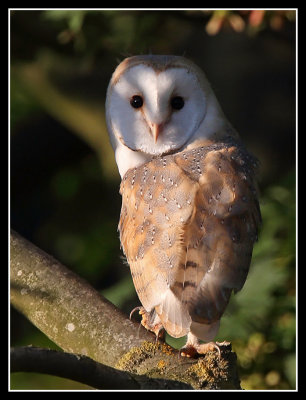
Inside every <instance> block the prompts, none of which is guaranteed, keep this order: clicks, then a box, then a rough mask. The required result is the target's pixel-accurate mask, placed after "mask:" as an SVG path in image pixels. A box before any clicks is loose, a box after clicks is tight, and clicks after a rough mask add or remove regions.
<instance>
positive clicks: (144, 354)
mask: <svg viewBox="0 0 306 400" xmlns="http://www.w3.org/2000/svg"><path fill="white" fill-rule="evenodd" d="M10 261H11V273H10V276H11V302H12V304H13V306H14V307H15V308H16V309H18V310H19V311H20V312H21V313H22V314H24V315H25V316H26V317H27V318H28V319H29V320H30V321H31V322H32V323H33V324H34V325H35V326H37V328H39V329H40V330H41V331H42V332H44V333H45V334H46V335H47V336H48V337H49V338H50V339H51V340H52V341H53V342H54V343H56V344H57V345H58V346H59V347H61V348H62V349H63V350H64V351H66V352H69V353H73V354H79V355H85V356H87V357H89V358H90V359H92V360H94V361H96V362H98V363H101V364H105V365H106V366H109V367H112V368H115V369H117V370H121V371H126V372H127V373H128V374H130V376H133V377H139V382H140V383H139V385H140V386H139V387H140V388H146V387H149V388H150V389H153V388H154V380H156V382H155V384H156V388H159V389H160V388H161V386H160V380H161V379H162V380H166V381H167V383H166V384H165V385H166V386H164V387H166V388H167V389H186V385H189V386H187V387H189V388H193V389H240V384H239V378H238V375H237V367H236V355H235V353H233V352H232V351H231V347H230V346H223V347H222V348H221V355H222V356H221V358H220V359H219V358H218V355H217V353H208V354H207V355H205V357H200V358H198V359H197V360H194V359H186V358H183V357H180V356H179V354H178V351H177V350H175V349H173V348H172V347H170V346H169V345H167V344H164V343H163V344H162V343H155V337H154V335H153V334H151V333H150V332H148V331H146V330H145V329H144V328H143V327H140V326H139V324H137V323H134V322H132V321H130V320H129V319H128V318H127V316H126V315H124V314H123V313H122V312H121V311H120V310H118V309H117V308H116V307H115V306H114V305H113V304H111V303H110V302H109V301H107V300H106V299H105V298H103V296H101V295H100V294H99V293H98V292H97V291H96V290H94V289H93V288H92V287H91V286H90V285H89V284H88V283H87V282H85V281H84V280H83V279H81V278H80V277H79V276H77V275H76V274H74V273H72V272H71V271H69V270H68V269H67V268H66V267H64V266H63V265H61V264H60V263H59V262H58V261H56V260H55V259H54V258H52V257H51V256H49V255H48V254H46V253H45V252H43V251H42V250H40V249H38V248H37V247H36V246H34V245H33V244H32V243H30V242H28V241H27V240H25V239H24V238H22V237H21V236H20V235H18V234H17V233H15V232H12V233H11V246H10ZM133 379H134V378H133ZM135 379H136V380H137V378H135ZM169 382H170V383H169ZM171 382H172V383H171Z"/></svg>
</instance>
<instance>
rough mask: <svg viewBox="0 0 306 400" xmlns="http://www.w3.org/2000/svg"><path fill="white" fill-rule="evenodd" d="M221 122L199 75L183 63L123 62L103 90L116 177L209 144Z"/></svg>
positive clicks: (153, 58)
mask: <svg viewBox="0 0 306 400" xmlns="http://www.w3.org/2000/svg"><path fill="white" fill-rule="evenodd" d="M224 119H225V118H224V115H223V113H222V111H221V109H220V107H219V105H218V102H217V100H216V98H215V96H214V93H213V91H212V89H211V88H210V85H209V83H208V81H207V79H206V77H205V75H204V73H203V72H202V71H201V69H200V68H198V67H197V66H196V65H195V64H194V63H192V62H191V61H189V60H187V59H186V58H184V57H179V56H158V55H145V56H143V55H142V56H134V57H130V58H126V59H125V60H123V61H122V62H121V63H120V64H119V65H118V67H117V68H116V70H115V72H114V73H113V76H112V79H111V81H110V84H109V87H108V90H107V98H106V121H107V127H108V131H109V135H110V139H111V142H112V145H113V148H114V150H115V155H116V161H117V164H118V167H119V171H120V173H121V175H123V173H124V172H125V171H126V170H127V169H128V168H131V167H132V166H136V165H139V164H140V163H142V162H145V161H146V160H148V159H149V158H152V156H157V155H164V154H168V153H171V152H176V151H179V150H181V149H183V148H184V147H186V145H187V144H189V143H190V142H191V141H193V140H196V139H199V138H209V137H210V136H211V135H213V134H214V133H215V132H216V131H218V130H220V126H221V125H224ZM131 151H132V152H134V155H133V156H131V153H130V152H131ZM135 152H137V153H138V154H137V155H136V154H135ZM122 157H125V158H127V157H128V158H129V160H127V159H126V160H124V161H123V160H122ZM130 158H131V159H130ZM120 164H121V165H120ZM122 164H124V165H123V166H122ZM132 164H133V165H132Z"/></svg>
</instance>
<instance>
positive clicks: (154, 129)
mask: <svg viewBox="0 0 306 400" xmlns="http://www.w3.org/2000/svg"><path fill="white" fill-rule="evenodd" d="M163 125H164V124H155V123H153V124H152V135H153V139H154V143H156V142H157V139H158V136H159V134H160V132H161V131H162V129H163Z"/></svg>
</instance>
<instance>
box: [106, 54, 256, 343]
mask: <svg viewBox="0 0 306 400" xmlns="http://www.w3.org/2000/svg"><path fill="white" fill-rule="evenodd" d="M150 57H151V58H150ZM150 57H148V58H147V59H146V57H145V56H141V57H139V58H137V57H133V58H132V62H131V60H130V61H129V62H127V61H124V62H123V63H122V65H120V66H119V67H118V71H117V73H115V74H114V76H113V83H111V85H116V84H117V82H118V81H120V76H121V75H122V74H124V72H125V65H126V64H127V65H129V64H131V65H132V66H131V67H129V68H133V67H134V66H135V65H136V66H137V65H141V64H142V63H144V64H145V65H146V68H147V65H150V63H152V69H153V70H156V68H159V72H156V73H161V71H164V70H167V68H173V69H176V68H177V65H178V64H177V63H179V68H183V65H184V61H182V58H181V57H180V58H175V59H174V60H175V62H174V66H172V67H171V57H170V58H169V59H167V62H165V63H164V64H163V63H162V60H163V59H162V58H157V60H156V62H155V63H154V62H153V61H152V57H153V59H154V56H150ZM128 60H129V59H128ZM144 60H145V61H144ZM178 60H179V61H178ZM183 60H184V59H183ZM186 63H187V62H186ZM160 65H163V67H161V66H160ZM191 65H192V67H190V66H189V64H188V63H187V66H186V70H187V74H188V73H190V72H192V73H193V74H195V75H200V74H201V73H200V72H199V70H198V69H196V68H194V66H193V64H191ZM188 68H189V69H188ZM137 71H139V70H137ZM146 73H147V70H146V69H145V70H144V74H146ZM150 73H151V72H150ZM144 76H145V75H144ZM175 79H176V78H174V80H175ZM199 79H201V80H202V81H203V80H205V82H206V78H203V76H201V75H200V78H199ZM206 88H207V92H209V90H211V89H209V86H208V83H207V84H206V83H205V84H201V89H199V90H202V91H203V92H205V90H206ZM110 90H111V89H109V92H108V96H109V97H110V96H111V92H110ZM180 90H181V91H182V89H180ZM135 92H137V90H136V89H135ZM133 93H134V92H133V91H132V93H131V95H133ZM137 93H139V90H138V92H137ZM180 95H182V96H183V93H182V94H181V93H180ZM190 96H192V94H191V95H190ZM199 96H201V95H200V94H199V95H198V97H199ZM205 96H206V92H205ZM205 96H203V98H205V99H212V100H211V103H210V102H209V101H207V104H206V108H207V110H211V112H210V115H208V116H206V115H205V113H204V114H203V117H202V116H201V117H200V116H199V124H198V123H197V124H195V126H197V125H199V126H198V127H197V128H194V131H192V132H191V133H189V134H188V135H189V137H187V140H186V143H185V145H183V146H181V145H180V146H178V148H177V149H175V148H173V145H172V144H171V146H172V147H171V149H170V147H169V149H170V151H169V149H168V150H167V151H165V152H164V149H165V146H164V144H163V143H166V142H162V143H161V144H160V147H159V144H158V141H157V142H156V147H155V148H154V149H152V154H151V155H150V154H147V153H146V152H144V151H143V150H141V149H139V150H137V148H135V149H134V148H132V149H130V148H129V147H130V146H125V144H124V143H125V140H126V139H124V138H125V137H127V135H130V137H132V135H133V131H131V132H130V133H127V132H123V133H122V132H120V137H119V138H118V135H117V133H116V132H115V133H114V132H113V131H112V123H111V121H110V119H111V117H108V119H109V122H108V125H109V130H110V132H111V133H110V135H111V138H112V143H113V146H114V149H115V152H116V151H117V150H118V148H120V149H122V148H124V147H127V148H129V149H128V152H127V153H122V151H121V150H120V153H119V154H120V155H122V154H128V156H129V157H131V160H133V154H135V161H134V163H133V161H129V162H128V163H127V164H124V165H128V166H129V167H125V169H122V168H121V173H122V182H121V186H120V193H121V195H122V209H121V216H120V222H119V231H120V240H121V244H122V248H123V251H124V253H125V255H126V258H127V261H128V263H129V265H130V269H131V274H132V278H133V282H134V285H135V288H136V291H137V294H138V296H139V299H140V301H141V303H142V305H143V308H144V310H145V311H146V321H149V322H147V326H148V327H149V328H150V327H152V328H153V327H154V325H160V326H162V327H163V328H164V329H165V330H166V331H167V332H168V333H169V334H170V335H171V336H173V337H182V336H184V335H186V334H187V335H188V340H187V346H188V345H193V344H194V343H195V339H194V338H197V340H198V339H201V340H204V341H211V340H213V338H214V337H215V335H216V332H217V330H218V327H219V321H220V318H221V316H222V314H223V312H224V310H225V308H226V306H227V304H228V302H229V299H230V296H231V293H232V291H234V292H237V291H239V290H240V289H241V288H242V286H243V285H244V282H245V280H246V277H247V274H248V270H249V266H250V262H251V256H252V249H253V244H254V242H255V240H256V239H257V230H258V226H259V224H260V211H259V205H258V200H257V194H256V188H255V186H256V184H255V170H256V167H257V162H256V160H255V158H254V157H253V156H251V155H250V154H249V153H248V152H247V151H246V149H245V148H244V146H243V145H242V143H241V142H240V140H239V139H238V136H237V134H236V133H235V131H234V130H233V129H232V128H231V126H230V124H229V123H228V122H227V120H226V118H225V117H224V116H223V113H222V112H221V109H220V108H219V106H218V105H216V104H217V103H216V100H215V97H214V96H213V95H212V94H211V93H210V94H209V95H207V96H206V97H205ZM120 101H121V100H120ZM144 101H146V98H145V95H144ZM187 101H188V99H186V103H187ZM205 101H206V100H205ZM107 104H110V100H109V99H108V103H107ZM166 107H167V106H166ZM109 108H111V107H110V106H109ZM187 109H188V108H187V106H186V110H187ZM127 110H129V109H128V107H127ZM134 111H135V110H131V112H134ZM118 112H120V110H118ZM142 112H143V113H144V114H145V113H146V112H147V111H146V109H145V106H144V110H142ZM171 112H172V111H171V110H170V111H169V110H168V111H167V113H168V114H169V113H170V120H171V118H172V117H171V115H172V114H171ZM214 113H215V114H214ZM109 114H111V113H109ZM148 114H149V113H148ZM168 114H167V115H168ZM111 115H112V116H114V110H112V114H111ZM214 115H215V118H213V117H212V116H214ZM135 116H136V117H137V118H139V116H140V114H135ZM183 116H184V114H181V117H180V116H179V117H180V118H182V117H183ZM132 117H133V118H134V115H132ZM187 117H188V116H186V118H187ZM118 118H119V117H118ZM167 118H168V119H167V122H162V124H161V126H162V127H164V126H165V124H166V123H168V121H169V116H167ZM209 118H211V119H210V120H209ZM146 119H148V117H147V116H146V115H145V117H144V120H146ZM203 121H204V122H203ZM123 122H124V121H123ZM121 125H122V126H123V124H121ZM213 128H214V129H213ZM129 129H132V130H133V127H129ZM135 129H136V128H135ZM166 129H167V128H166ZM201 129H202V130H201ZM166 132H167V130H166ZM146 134H147V133H146V132H144V135H146ZM162 134H163V132H161V135H162ZM165 135H166V134H165ZM140 137H141V136H140ZM128 140H130V139H128ZM161 140H163V139H161ZM171 140H172V139H171ZM179 140H180V139H178V141H179ZM114 143H115V144H114ZM174 143H175V142H174ZM122 145H123V146H122ZM146 146H147V144H146ZM153 146H154V145H153V144H152V147H153ZM135 147H136V145H135ZM146 148H147V147H146ZM124 151H126V150H124ZM163 152H164V153H163ZM159 153H160V154H159ZM137 154H139V155H137ZM136 155H137V157H140V158H137V157H136ZM139 160H140V161H139ZM117 162H118V153H117ZM133 164H134V165H133ZM119 170H120V167H119ZM150 320H151V322H150ZM152 330H154V329H152ZM197 348H199V346H198V347H197Z"/></svg>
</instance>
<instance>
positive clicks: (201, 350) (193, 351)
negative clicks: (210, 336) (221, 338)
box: [180, 332, 222, 358]
mask: <svg viewBox="0 0 306 400" xmlns="http://www.w3.org/2000/svg"><path fill="white" fill-rule="evenodd" d="M221 344H222V343H220V344H219V343H218V344H217V343H215V342H209V343H200V341H199V339H198V338H197V337H196V336H195V335H193V334H192V333H191V332H189V333H188V335H187V342H186V344H185V346H184V347H182V348H181V350H180V355H181V356H183V357H195V356H197V355H198V354H206V353H208V352H210V351H214V350H216V351H217V352H218V355H219V358H220V357H221V351H220V347H219V345H221Z"/></svg>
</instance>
